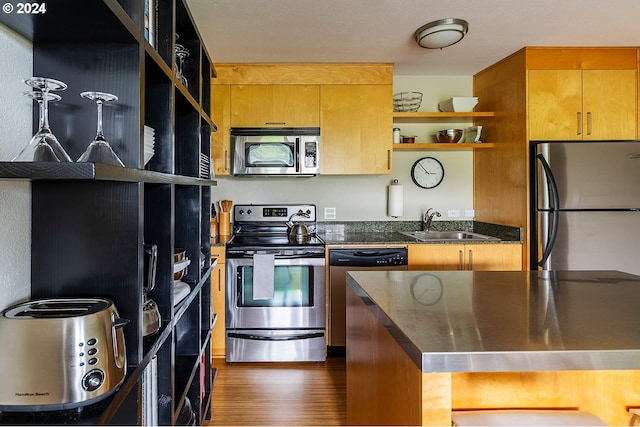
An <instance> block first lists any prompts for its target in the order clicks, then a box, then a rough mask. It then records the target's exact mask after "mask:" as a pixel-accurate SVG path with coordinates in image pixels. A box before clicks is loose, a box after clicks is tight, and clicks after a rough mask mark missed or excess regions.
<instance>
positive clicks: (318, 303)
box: [226, 204, 327, 362]
mask: <svg viewBox="0 0 640 427" xmlns="http://www.w3.org/2000/svg"><path fill="white" fill-rule="evenodd" d="M233 218H234V222H233V236H232V238H231V240H230V241H229V243H228V244H227V264H226V267H227V280H226V282H227V292H226V345H227V361H229V362H282V361H300V362H302V361H323V360H325V358H326V353H327V347H326V337H325V335H326V333H325V329H326V307H325V244H324V241H322V239H320V238H319V237H318V236H317V235H316V232H315V231H316V207H315V205H309V204H302V205H287V204H281V205H236V206H234V208H233Z"/></svg>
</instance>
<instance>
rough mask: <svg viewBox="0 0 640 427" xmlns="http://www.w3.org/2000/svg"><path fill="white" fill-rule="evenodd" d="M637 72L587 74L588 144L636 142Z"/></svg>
mask: <svg viewBox="0 0 640 427" xmlns="http://www.w3.org/2000/svg"><path fill="white" fill-rule="evenodd" d="M636 73H637V71H636V70H584V71H583V72H582V111H583V114H584V113H586V115H587V117H586V118H585V119H584V130H583V135H584V138H583V139H585V140H587V139H588V140H600V139H636V125H637V122H636V121H637V111H638V110H637V99H638V89H637V79H638V77H637V74H636Z"/></svg>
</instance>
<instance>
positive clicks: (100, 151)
mask: <svg viewBox="0 0 640 427" xmlns="http://www.w3.org/2000/svg"><path fill="white" fill-rule="evenodd" d="M80 96H82V97H83V98H87V99H91V100H93V101H95V102H96V105H97V106H98V130H97V132H96V136H95V138H94V139H93V141H91V144H89V146H88V147H87V149H86V150H85V151H84V153H82V156H80V158H79V159H78V161H79V162H92V163H105V164H108V165H115V166H122V167H124V163H122V161H121V160H120V158H118V156H117V155H116V153H114V151H113V149H112V148H111V145H109V142H107V140H106V139H105V137H104V134H103V132H102V104H104V103H105V102H112V101H117V100H118V97H117V96H115V95H112V94H110V93H105V92H82V93H81V94H80Z"/></svg>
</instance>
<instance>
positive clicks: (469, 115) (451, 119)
mask: <svg viewBox="0 0 640 427" xmlns="http://www.w3.org/2000/svg"><path fill="white" fill-rule="evenodd" d="M491 117H495V113H494V112H490V111H484V112H483V111H479V112H423V111H418V112H398V111H394V112H393V123H394V124H396V123H402V124H411V125H413V124H437V123H461V122H466V121H473V120H475V119H482V118H491ZM494 146H495V144H493V143H484V142H483V143H440V142H421V141H417V142H416V143H414V144H406V143H405V144H402V143H401V144H394V145H393V151H424V150H444V151H459V150H463V151H464V150H482V149H487V148H493V147H494Z"/></svg>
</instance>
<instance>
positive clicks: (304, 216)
mask: <svg viewBox="0 0 640 427" xmlns="http://www.w3.org/2000/svg"><path fill="white" fill-rule="evenodd" d="M295 214H298V215H295ZM294 215H295V216H294ZM292 216H293V217H292ZM289 218H291V219H292V221H294V222H315V221H316V206H315V205H310V204H302V205H286V204H285V205H235V206H234V207H233V219H234V221H235V222H286V221H287V220H288V219H289Z"/></svg>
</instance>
